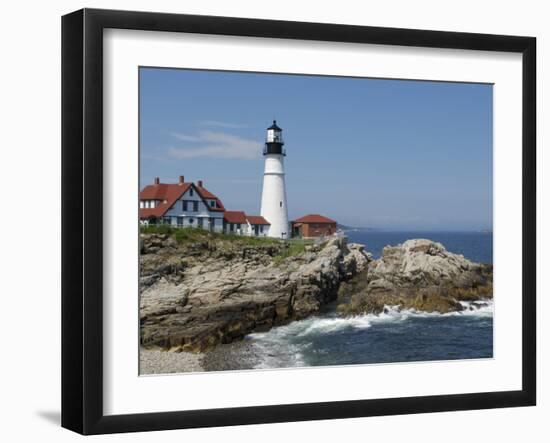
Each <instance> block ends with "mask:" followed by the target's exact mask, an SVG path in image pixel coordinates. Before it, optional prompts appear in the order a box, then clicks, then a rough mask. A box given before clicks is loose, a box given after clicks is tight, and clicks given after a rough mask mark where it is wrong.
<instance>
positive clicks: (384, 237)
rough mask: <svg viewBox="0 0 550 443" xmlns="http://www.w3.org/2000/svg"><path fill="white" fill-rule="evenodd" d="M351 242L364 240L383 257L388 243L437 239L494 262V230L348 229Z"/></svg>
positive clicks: (448, 246) (456, 250)
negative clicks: (383, 250) (416, 239)
mask: <svg viewBox="0 0 550 443" xmlns="http://www.w3.org/2000/svg"><path fill="white" fill-rule="evenodd" d="M345 234H346V235H347V237H348V240H349V242H353V243H361V244H364V245H365V249H366V250H367V251H369V252H372V254H373V255H374V258H379V257H380V255H381V254H382V249H383V248H384V246H387V245H391V246H395V245H397V244H399V243H403V242H404V241H406V240H410V239H412V238H427V239H429V240H434V241H437V242H439V243H441V244H443V246H445V248H446V249H447V250H448V251H450V252H454V253H455V254H462V255H464V257H466V258H467V259H469V260H473V261H475V262H478V263H489V264H492V263H493V233H492V232H467V231H465V232H462V231H461V232H444V231H400V232H390V231H364V230H359V231H346V233H345Z"/></svg>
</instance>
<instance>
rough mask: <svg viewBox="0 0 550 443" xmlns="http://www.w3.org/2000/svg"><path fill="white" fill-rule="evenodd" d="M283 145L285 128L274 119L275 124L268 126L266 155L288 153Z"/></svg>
mask: <svg viewBox="0 0 550 443" xmlns="http://www.w3.org/2000/svg"><path fill="white" fill-rule="evenodd" d="M283 145H284V142H283V130H282V129H281V128H279V126H277V120H273V124H272V125H271V126H270V127H269V128H267V136H266V139H265V148H264V155H267V154H280V155H286V153H285V150H284V149H283Z"/></svg>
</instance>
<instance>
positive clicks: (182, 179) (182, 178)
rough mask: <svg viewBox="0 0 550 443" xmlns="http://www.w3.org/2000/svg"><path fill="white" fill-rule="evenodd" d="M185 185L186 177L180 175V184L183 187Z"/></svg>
mask: <svg viewBox="0 0 550 443" xmlns="http://www.w3.org/2000/svg"><path fill="white" fill-rule="evenodd" d="M184 183H185V177H184V176H183V175H180V180H179V184H180V185H183V184H184Z"/></svg>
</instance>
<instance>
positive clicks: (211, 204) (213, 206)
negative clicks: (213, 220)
mask: <svg viewBox="0 0 550 443" xmlns="http://www.w3.org/2000/svg"><path fill="white" fill-rule="evenodd" d="M210 207H211V208H215V207H216V200H210Z"/></svg>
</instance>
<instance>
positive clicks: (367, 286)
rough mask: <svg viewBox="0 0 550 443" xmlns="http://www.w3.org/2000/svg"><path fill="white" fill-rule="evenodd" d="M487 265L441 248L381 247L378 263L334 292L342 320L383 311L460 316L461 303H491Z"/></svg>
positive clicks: (422, 242)
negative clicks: (409, 310) (456, 313)
mask: <svg viewBox="0 0 550 443" xmlns="http://www.w3.org/2000/svg"><path fill="white" fill-rule="evenodd" d="M492 296H493V285H492V266H491V265H484V264H479V263H474V262H471V261H469V260H467V259H466V258H464V257H463V256H462V255H458V254H453V253H451V252H449V251H447V250H446V249H445V247H444V246H443V245H442V244H441V243H436V242H434V241H431V240H426V239H415V240H408V241H406V242H404V243H403V244H401V245H397V246H387V247H385V248H384V250H383V253H382V256H381V257H380V259H378V260H375V261H373V262H372V263H371V264H370V265H369V267H368V269H367V270H365V271H364V272H362V273H360V274H359V275H358V276H357V277H355V278H353V279H351V280H350V281H349V282H346V283H343V284H342V285H341V287H340V288H339V294H338V298H339V303H340V304H339V305H338V311H339V312H340V313H342V314H343V315H356V314H362V313H380V312H382V311H383V310H384V308H385V306H399V307H402V308H413V309H417V310H420V311H428V312H433V311H437V312H441V313H446V312H450V311H461V310H463V309H464V304H463V303H460V302H461V301H479V300H483V299H488V298H492Z"/></svg>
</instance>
